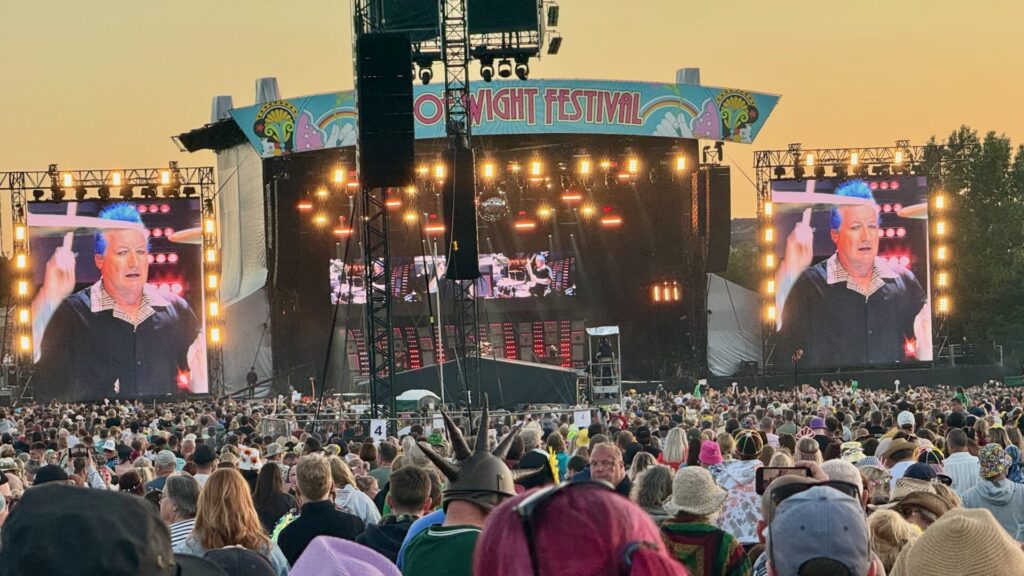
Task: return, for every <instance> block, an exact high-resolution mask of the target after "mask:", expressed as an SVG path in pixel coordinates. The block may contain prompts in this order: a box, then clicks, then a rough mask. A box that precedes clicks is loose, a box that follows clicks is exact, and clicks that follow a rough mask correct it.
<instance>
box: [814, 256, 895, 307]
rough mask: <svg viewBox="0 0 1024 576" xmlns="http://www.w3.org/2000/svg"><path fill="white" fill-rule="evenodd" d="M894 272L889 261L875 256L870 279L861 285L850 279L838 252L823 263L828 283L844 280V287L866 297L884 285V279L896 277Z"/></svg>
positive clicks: (837, 282)
mask: <svg viewBox="0 0 1024 576" xmlns="http://www.w3.org/2000/svg"><path fill="white" fill-rule="evenodd" d="M896 277H897V275H896V273H895V272H893V271H892V269H891V268H889V263H888V262H886V261H885V260H884V259H882V258H875V266H874V268H873V269H872V270H871V281H870V282H868V284H867V286H861V285H860V284H857V283H856V282H854V281H852V280H851V279H850V273H849V272H848V271H847V270H846V268H844V267H843V265H842V263H840V262H839V254H838V253H836V254H833V255H832V256H831V257H829V259H828V260H827V261H826V263H825V278H826V280H825V281H826V282H827V283H828V284H839V283H840V282H845V283H846V287H847V288H849V289H850V290H853V291H854V292H856V293H858V294H860V295H861V296H864V297H865V298H867V297H868V296H871V295H872V294H874V293H875V292H877V291H878V289H879V288H881V287H882V286H885V279H887V278H888V279H892V278H896Z"/></svg>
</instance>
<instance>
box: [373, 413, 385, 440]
mask: <svg viewBox="0 0 1024 576" xmlns="http://www.w3.org/2000/svg"><path fill="white" fill-rule="evenodd" d="M370 436H372V437H373V441H374V442H376V443H378V444H380V443H381V442H384V441H385V440H387V439H388V421H387V420H384V419H383V418H374V419H373V420H370Z"/></svg>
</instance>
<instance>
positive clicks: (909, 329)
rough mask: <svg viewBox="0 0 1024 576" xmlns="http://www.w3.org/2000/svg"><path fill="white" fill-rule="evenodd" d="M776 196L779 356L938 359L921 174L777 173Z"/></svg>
mask: <svg viewBox="0 0 1024 576" xmlns="http://www.w3.org/2000/svg"><path fill="white" fill-rule="evenodd" d="M771 201H772V207H773V211H774V217H773V221H772V235H773V237H772V238H771V240H770V242H771V244H770V245H772V246H773V247H774V250H773V254H774V257H775V258H776V259H777V265H776V266H775V269H774V282H775V284H774V288H775V297H776V298H775V306H776V329H777V332H775V334H774V335H773V342H772V344H773V345H774V358H775V359H776V360H775V363H776V365H777V366H781V365H789V366H791V367H793V368H794V369H797V370H801V369H812V368H817V369H821V368H830V367H842V366H861V365H875V364H895V363H908V362H924V361H930V360H931V359H932V338H931V334H932V328H931V321H932V314H931V303H930V300H929V286H928V280H929V277H930V273H929V250H928V187H927V181H926V178H925V177H923V176H896V177H885V178H863V179H857V178H852V179H845V180H841V179H831V180H794V181H786V180H779V181H773V182H772V187H771ZM791 363H792V364H791Z"/></svg>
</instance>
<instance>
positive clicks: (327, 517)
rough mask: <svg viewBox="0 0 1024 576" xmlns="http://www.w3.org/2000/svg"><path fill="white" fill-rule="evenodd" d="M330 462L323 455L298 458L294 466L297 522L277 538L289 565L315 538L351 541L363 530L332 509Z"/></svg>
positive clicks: (353, 519) (355, 520) (358, 521)
mask: <svg viewBox="0 0 1024 576" xmlns="http://www.w3.org/2000/svg"><path fill="white" fill-rule="evenodd" d="M331 458H334V457H331ZM329 460H330V459H328V458H325V457H324V456H323V455H322V454H315V453H314V454H308V455H306V456H303V457H302V458H300V459H299V463H298V465H297V466H296V476H295V478H296V482H297V486H296V488H297V491H298V493H299V498H300V499H301V500H302V508H300V510H299V516H298V518H295V519H293V520H292V521H291V522H290V523H289V524H288V525H287V526H285V527H284V529H282V530H281V531H280V533H279V534H278V537H277V543H278V545H279V546H280V547H281V551H282V552H283V553H284V556H285V558H287V559H288V562H289V563H290V564H294V563H295V561H296V560H298V558H299V556H301V555H302V552H303V551H304V550H305V549H306V546H308V545H309V543H310V542H311V541H312V540H313V538H316V537H317V536H333V537H335V538H343V539H345V540H353V541H354V540H355V539H356V537H358V536H359V535H360V534H361V533H362V532H363V530H364V529H365V524H364V523H363V521H362V519H360V518H359V517H358V516H355V515H354V514H351V513H348V512H345V511H342V510H339V509H337V508H335V506H334V501H333V499H334V477H333V474H332V470H331V463H330V462H329Z"/></svg>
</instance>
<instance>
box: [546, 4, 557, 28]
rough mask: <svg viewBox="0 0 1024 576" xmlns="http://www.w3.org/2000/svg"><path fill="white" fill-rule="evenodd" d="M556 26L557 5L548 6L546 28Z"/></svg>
mask: <svg viewBox="0 0 1024 576" xmlns="http://www.w3.org/2000/svg"><path fill="white" fill-rule="evenodd" d="M555 26H558V4H551V5H550V6H548V27H550V28H554V27H555Z"/></svg>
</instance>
